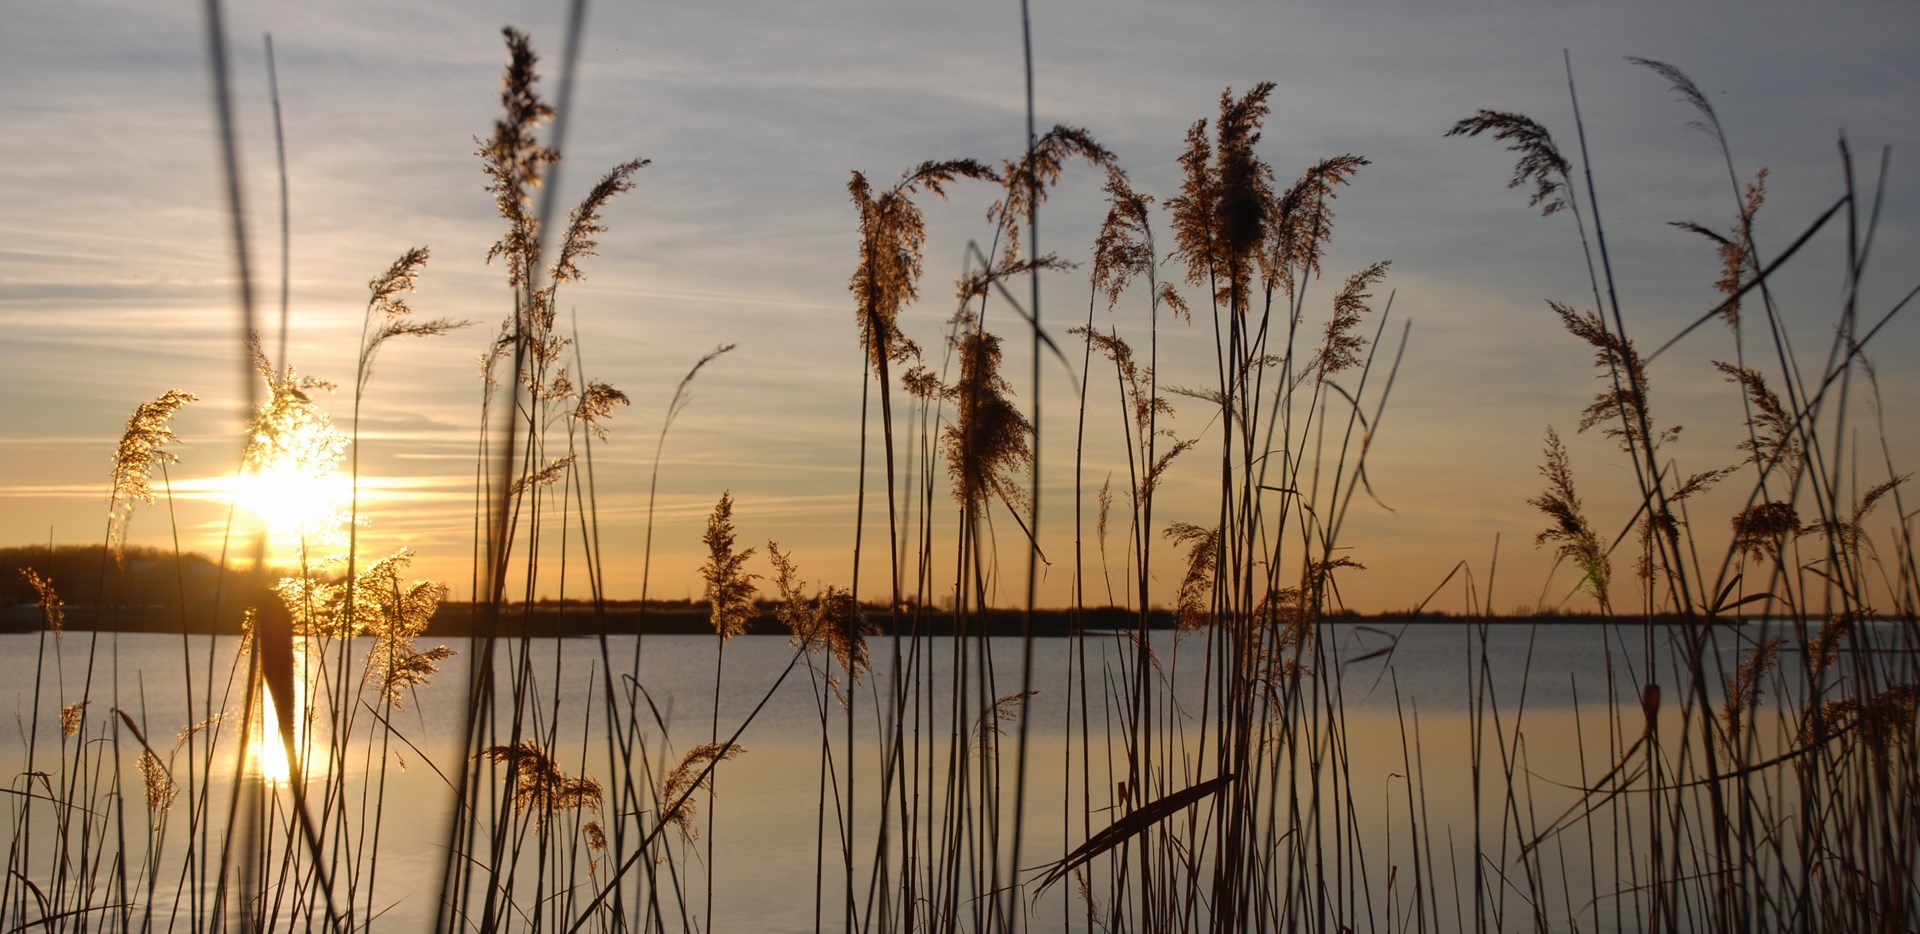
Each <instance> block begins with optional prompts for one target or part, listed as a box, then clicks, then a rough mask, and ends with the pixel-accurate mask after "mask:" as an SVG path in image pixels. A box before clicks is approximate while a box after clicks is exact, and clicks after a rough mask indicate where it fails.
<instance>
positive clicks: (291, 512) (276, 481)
mask: <svg viewBox="0 0 1920 934" xmlns="http://www.w3.org/2000/svg"><path fill="white" fill-rule="evenodd" d="M228 483H229V484H230V486H231V489H232V491H233V500H234V504H235V505H236V506H238V507H240V509H241V510H242V511H243V512H245V513H246V514H247V515H249V516H251V517H252V518H253V521H255V522H257V523H258V524H259V527H260V528H261V529H262V530H263V531H265V532H266V534H267V538H268V541H269V543H270V547H272V548H275V549H279V548H291V549H301V548H303V547H311V546H312V545H313V544H318V540H320V539H324V538H327V537H329V536H332V535H334V534H335V533H337V532H338V530H339V528H340V527H341V526H342V525H343V524H344V521H345V516H346V512H347V507H348V503H349V502H350V499H351V496H352V484H351V482H350V480H349V479H348V478H347V477H345V476H342V475H339V474H336V473H334V472H333V471H332V470H328V471H326V472H324V473H318V472H315V471H311V470H305V469H300V468H299V467H297V466H293V469H281V468H280V467H279V465H276V466H275V467H270V468H269V469H267V470H262V471H257V472H254V471H243V472H241V473H237V474H234V475H233V476H232V477H230V478H228Z"/></svg>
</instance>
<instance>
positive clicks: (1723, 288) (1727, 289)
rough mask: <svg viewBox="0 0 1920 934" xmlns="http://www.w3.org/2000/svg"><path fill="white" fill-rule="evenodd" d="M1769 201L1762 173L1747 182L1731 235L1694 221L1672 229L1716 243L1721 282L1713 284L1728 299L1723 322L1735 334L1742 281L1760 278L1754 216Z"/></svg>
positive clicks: (1765, 171) (1765, 177) (1722, 311)
mask: <svg viewBox="0 0 1920 934" xmlns="http://www.w3.org/2000/svg"><path fill="white" fill-rule="evenodd" d="M1766 198H1767V170H1766V169H1761V170H1759V171H1757V172H1755V173H1754V175H1753V181H1751V182H1748V183H1747V184H1746V187H1745V188H1744V189H1742V191H1741V197H1740V217H1739V219H1738V220H1737V221H1736V222H1735V223H1734V225H1733V230H1732V231H1731V232H1730V233H1726V234H1722V233H1720V232H1719V231H1716V230H1714V229H1712V228H1710V227H1707V226H1706V225H1704V224H1697V223H1694V222H1693V221H1674V222H1673V226H1675V227H1678V228H1680V229H1681V230H1687V231H1691V232H1693V233H1697V234H1699V235H1700V236H1703V237H1705V238H1707V239H1708V240H1710V241H1712V242H1713V246H1714V250H1715V252H1717V253H1719V254H1720V278H1718V279H1715V280H1714V283H1713V287H1714V288H1716V289H1718V290H1720V294H1722V295H1725V296H1726V297H1727V298H1726V306H1725V307H1724V308H1722V309H1721V311H1720V318H1721V320H1723V321H1725V322H1726V323H1727V326H1728V327H1730V328H1734V329H1736V330H1738V329H1739V327H1740V292H1741V280H1742V279H1743V278H1745V277H1746V275H1747V273H1748V272H1752V273H1754V274H1755V275H1758V274H1759V271H1760V267H1759V264H1758V261H1757V260H1755V259H1754V246H1753V216H1754V214H1755V213H1757V212H1758V211H1759V210H1760V205H1761V203H1762V202H1764V201H1765V200H1766Z"/></svg>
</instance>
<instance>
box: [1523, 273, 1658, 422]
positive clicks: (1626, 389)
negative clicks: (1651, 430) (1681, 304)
mask: <svg viewBox="0 0 1920 934" xmlns="http://www.w3.org/2000/svg"><path fill="white" fill-rule="evenodd" d="M1547 306H1548V307H1550V308H1552V309H1553V313H1554V314H1556V315H1558V316H1559V317H1560V323H1561V324H1562V325H1563V326H1564V327H1565V328H1566V329H1567V333H1569V334H1572V335H1573V336H1574V337H1577V338H1579V339H1580V340H1582V341H1584V342H1586V344H1587V345H1588V346H1590V347H1592V348H1593V349H1594V354H1593V365H1594V368H1595V369H1596V370H1597V371H1598V372H1597V373H1596V374H1595V376H1596V378H1598V379H1600V380H1603V381H1606V383H1607V388H1604V389H1602V390H1600V392H1598V393H1596V394H1595V395H1594V399H1593V402H1592V403H1591V404H1590V405H1588V406H1587V407H1586V409H1584V410H1582V411H1581V413H1580V429H1579V430H1580V431H1582V432H1585V431H1586V430H1587V429H1589V428H1592V427H1594V426H1595V425H1604V426H1605V427H1604V428H1602V429H1601V431H1600V433H1601V434H1603V435H1605V436H1607V437H1609V438H1612V439H1614V440H1615V441H1617V442H1619V444H1620V449H1621V450H1622V451H1631V450H1633V446H1634V445H1635V444H1636V443H1641V442H1644V443H1641V449H1642V450H1645V451H1647V452H1649V453H1652V452H1653V451H1656V450H1658V449H1659V447H1660V446H1661V445H1662V444H1665V443H1666V442H1669V441H1672V440H1674V439H1675V438H1678V437H1679V436H1680V426H1678V425H1675V426H1673V427H1672V428H1668V429H1665V430H1663V431H1661V432H1659V434H1658V436H1657V437H1655V438H1652V439H1642V438H1641V437H1640V435H1641V427H1640V426H1642V425H1648V424H1651V423H1652V416H1651V415H1650V414H1649V413H1648V411H1647V368H1646V361H1645V360H1643V359H1642V358H1641V356H1640V352H1639V351H1638V350H1635V349H1634V347H1633V342H1632V341H1630V340H1627V339H1626V338H1623V337H1621V336H1619V335H1617V334H1615V333H1613V332H1612V331H1610V330H1608V328H1607V325H1606V322H1604V321H1602V320H1601V319H1600V315H1599V314H1597V313H1595V312H1592V311H1588V312H1578V311H1575V310H1574V309H1573V306H1571V305H1566V304H1563V303H1561V302H1556V301H1553V300H1552V299H1548V300H1547Z"/></svg>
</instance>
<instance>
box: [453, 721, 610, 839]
mask: <svg viewBox="0 0 1920 934" xmlns="http://www.w3.org/2000/svg"><path fill="white" fill-rule="evenodd" d="M480 758H485V759H487V760H488V761H491V762H493V763H496V764H500V765H505V766H507V773H508V775H509V776H510V777H511V779H512V781H513V783H514V784H513V812H514V813H515V814H521V813H526V812H528V811H531V812H532V813H533V824H534V829H535V830H539V831H545V830H546V828H547V824H548V822H549V821H551V820H552V819H553V815H554V812H556V811H577V810H581V809H583V808H586V809H598V808H599V807H600V801H601V798H602V794H603V791H602V789H601V786H600V782H599V780H597V779H594V778H589V777H587V776H584V775H582V776H579V777H577V778H568V777H567V775H566V773H564V772H562V771H561V770H560V766H559V764H558V763H556V762H554V761H553V758H552V757H551V756H549V755H548V754H547V751H546V750H545V749H542V748H541V746H540V744H539V743H538V742H536V741H534V740H531V739H523V740H521V741H520V742H518V743H515V744H513V745H511V746H508V745H494V746H488V747H487V748H486V749H484V750H482V751H481V753H480Z"/></svg>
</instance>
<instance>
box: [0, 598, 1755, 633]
mask: <svg viewBox="0 0 1920 934" xmlns="http://www.w3.org/2000/svg"><path fill="white" fill-rule="evenodd" d="M476 609H477V608H476V606H475V605H474V604H471V603H444V604H442V605H441V606H440V608H439V611H438V612H436V613H435V614H434V616H433V620H432V622H431V623H429V624H428V626H427V631H426V634H425V636H426V637H428V638H442V639H447V638H465V637H468V636H471V635H473V634H474V629H475V628H476V627H475V625H474V622H475V621H476V620H478V619H479V618H480V617H479V615H478V614H477V613H476ZM864 610H865V615H866V618H867V622H868V624H869V625H870V626H871V627H873V630H874V633H875V634H876V635H885V634H887V632H888V627H889V614H888V613H887V611H886V608H885V607H882V606H876V605H871V604H869V605H866V606H865V607H864ZM65 612H66V626H65V628H66V629H67V630H68V631H71V632H94V631H98V632H139V633H179V632H182V631H184V632H187V633H189V634H196V635H204V634H221V635H234V634H237V633H238V632H239V627H238V625H237V623H238V620H239V619H240V610H239V608H238V607H237V606H234V607H227V608H223V611H222V612H209V610H208V608H207V607H206V606H204V605H202V606H193V607H189V608H188V609H187V611H186V612H184V613H183V612H182V611H181V610H180V609H179V608H178V607H177V606H176V607H171V608H169V607H165V606H159V605H153V604H144V605H119V606H108V607H94V606H89V605H68V606H67V607H65ZM1024 616H1025V614H1024V613H1022V612H1021V611H1019V610H1015V609H995V610H989V611H987V612H986V613H985V614H982V615H980V616H976V617H974V619H973V620H972V621H971V626H972V627H974V628H975V631H977V632H983V633H984V634H986V635H990V636H1018V635H1020V634H1021V632H1022V625H1023V617H1024ZM1137 617H1138V614H1137V613H1135V612H1133V611H1130V610H1125V609H1122V608H1118V607H1089V608H1086V609H1083V610H1081V611H1079V612H1078V613H1077V614H1076V613H1075V612H1074V611H1072V610H1069V609H1060V608H1051V609H1040V610H1035V611H1034V615H1033V635H1034V636H1035V637H1036V638H1064V637H1069V636H1072V635H1074V634H1076V633H1077V632H1087V633H1111V632H1117V631H1122V630H1126V629H1130V628H1132V627H1133V626H1134V625H1135V624H1136V622H1135V621H1136V619H1137ZM900 618H901V623H900V625H901V634H902V635H907V634H910V633H911V632H912V629H911V627H913V626H914V625H915V622H916V620H917V621H918V626H919V634H920V635H922V636H951V635H952V634H953V631H954V622H953V614H951V613H949V612H946V611H943V610H934V609H928V608H921V609H918V610H915V609H912V608H909V609H906V610H903V611H902V613H901V616H900ZM1765 618H1766V617H1761V616H1742V617H1737V618H1723V620H1722V623H1723V624H1725V623H1738V624H1740V625H1751V624H1756V623H1759V622H1761V621H1762V620H1763V619H1765ZM1650 621H1651V622H1652V623H1653V624H1655V625H1662V626H1677V625H1681V624H1683V623H1684V622H1685V619H1684V618H1683V617H1681V616H1679V615H1677V614H1662V615H1658V616H1654V617H1652V619H1651V620H1650ZM1322 622H1323V623H1328V624H1339V623H1346V624H1353V625H1373V626H1408V625H1412V626H1458V625H1465V624H1476V625H1477V624H1488V625H1501V626H1511V625H1530V624H1536V625H1545V626H1595V625H1601V624H1605V623H1612V624H1614V625H1616V626H1630V625H1639V624H1643V623H1646V622H1649V620H1648V619H1647V618H1646V617H1622V616H1613V617H1607V616H1601V615H1600V614H1597V613H1556V614H1543V615H1538V616H1467V615H1452V614H1447V613H1440V612H1422V613H1417V614H1416V613H1411V612H1407V611H1400V612H1386V613H1352V612H1346V613H1330V614H1327V615H1326V616H1324V617H1322ZM223 623H224V624H223ZM1148 626H1149V628H1151V629H1155V630H1162V629H1172V628H1174V622H1173V613H1172V611H1170V610H1166V609H1155V610H1153V611H1151V612H1150V613H1149V614H1148ZM499 627H500V628H499V630H498V635H499V636H501V637H503V638H518V637H521V636H523V635H525V636H528V637H532V638H568V637H586V636H596V635H599V634H601V633H602V632H605V633H606V634H608V635H634V634H642V635H711V634H712V633H713V627H712V625H711V624H710V623H709V622H708V619H707V607H706V605H705V604H704V603H689V602H686V601H651V600H650V601H647V602H646V603H645V604H644V605H643V604H641V603H640V602H639V601H637V600H615V601H608V602H607V603H606V604H605V622H604V625H603V624H602V622H601V619H600V616H599V615H598V614H597V613H596V611H595V608H594V606H593V604H591V603H589V602H585V601H573V600H569V601H564V602H563V601H539V602H536V603H534V604H532V605H531V607H529V606H528V605H526V604H510V605H508V606H507V607H505V608H504V610H503V612H502V614H501V618H500V623H499ZM41 628H42V621H41V616H40V609H39V607H38V606H35V605H32V604H26V605H16V606H12V607H6V608H4V609H0V633H12V634H19V633H32V632H37V631H39V630H40V629H41ZM746 634H748V635H760V636H781V637H786V636H787V635H788V634H789V633H788V631H787V629H786V627H784V626H782V625H781V624H780V623H779V622H778V621H777V620H776V619H775V617H774V614H773V609H772V607H771V606H768V607H766V608H764V609H763V611H762V612H761V613H760V614H759V615H758V616H756V617H754V619H753V621H752V623H751V624H750V625H749V626H748V629H747V633H746Z"/></svg>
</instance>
